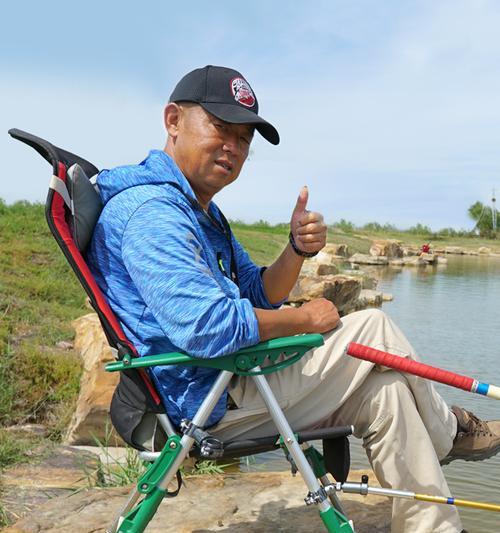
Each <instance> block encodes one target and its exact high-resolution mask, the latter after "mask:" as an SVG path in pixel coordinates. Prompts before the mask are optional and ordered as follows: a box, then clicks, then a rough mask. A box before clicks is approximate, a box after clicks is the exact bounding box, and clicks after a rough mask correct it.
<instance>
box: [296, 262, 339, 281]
mask: <svg viewBox="0 0 500 533" xmlns="http://www.w3.org/2000/svg"><path fill="white" fill-rule="evenodd" d="M300 272H301V274H302V275H304V276H313V277H314V276H332V275H335V274H338V273H339V269H338V267H337V266H336V265H335V263H320V262H317V261H312V260H311V261H307V262H305V263H304V264H303V265H302V269H301V271H300Z"/></svg>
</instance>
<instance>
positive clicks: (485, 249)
mask: <svg viewBox="0 0 500 533" xmlns="http://www.w3.org/2000/svg"><path fill="white" fill-rule="evenodd" d="M477 253H478V254H480V255H490V254H491V248H488V247H487V246H480V247H479V248H478V250H477Z"/></svg>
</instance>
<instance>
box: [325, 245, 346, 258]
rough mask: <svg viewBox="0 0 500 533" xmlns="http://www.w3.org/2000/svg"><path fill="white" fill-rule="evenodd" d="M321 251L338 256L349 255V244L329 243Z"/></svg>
mask: <svg viewBox="0 0 500 533" xmlns="http://www.w3.org/2000/svg"><path fill="white" fill-rule="evenodd" d="M321 251H322V252H325V253H327V254H330V255H333V256H337V257H349V248H348V246H347V244H333V243H328V244H327V245H326V246H325V247H324V248H323V250H321ZM318 255H319V254H318Z"/></svg>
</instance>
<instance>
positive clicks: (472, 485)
mask: <svg viewBox="0 0 500 533" xmlns="http://www.w3.org/2000/svg"><path fill="white" fill-rule="evenodd" d="M380 276H381V280H380V283H379V289H380V290H382V291H384V292H390V293H392V294H393V295H394V301H393V302H390V303H388V304H385V305H384V311H385V312H386V313H387V314H388V315H389V316H391V317H392V318H393V319H394V320H395V321H396V322H397V323H398V324H399V325H400V327H401V329H402V330H403V331H404V332H405V334H406V335H407V337H408V338H409V339H410V341H411V343H412V344H413V346H414V347H415V349H416V350H417V352H418V353H419V354H420V355H421V356H422V357H423V358H424V360H425V361H426V362H428V363H429V364H433V365H436V366H441V367H442V368H445V369H449V370H453V371H456V372H459V373H463V374H465V375H468V376H471V377H473V378H475V379H477V380H479V381H485V382H486V383H492V384H495V385H497V384H500V365H499V363H500V312H499V311H500V310H499V306H500V258H496V257H470V256H451V257H450V256H448V265H446V266H443V267H442V268H441V267H439V268H436V267H434V268H429V267H427V268H425V269H409V268H406V269H403V270H402V271H400V272H395V271H393V270H390V269H387V270H384V271H382V272H381V273H380ZM436 386H437V388H438V390H439V392H440V393H441V394H442V396H443V397H444V398H445V400H446V401H447V402H448V403H449V404H457V405H460V406H461V407H465V408H467V409H469V410H471V411H474V412H475V413H476V414H477V415H478V416H479V417H480V418H483V419H499V418H500V403H499V402H498V401H496V400H491V399H487V398H483V397H480V396H477V395H473V394H468V393H466V392H464V391H461V390H458V389H453V388H451V387H446V386H444V385H439V384H438V385H436ZM356 457H357V458H359V460H362V450H361V451H360V447H359V446H358V447H357V450H356ZM444 472H445V475H446V478H447V480H448V483H449V486H450V490H451V492H452V494H453V495H454V496H455V497H457V498H464V499H471V500H474V499H475V500H479V501H490V502H493V503H497V504H500V456H496V457H494V458H491V459H488V460H487V461H483V462H476V463H470V462H464V461H455V462H453V463H451V464H450V465H448V466H446V467H445V468H444ZM460 514H461V516H462V520H463V522H464V527H466V528H467V529H468V530H469V531H470V532H471V533H498V532H500V515H499V514H498V513H493V512H486V511H476V510H468V509H463V510H461V511H460Z"/></svg>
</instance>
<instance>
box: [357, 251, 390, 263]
mask: <svg viewBox="0 0 500 533" xmlns="http://www.w3.org/2000/svg"><path fill="white" fill-rule="evenodd" d="M349 261H350V262H351V263H358V264H360V265H387V264H388V263H389V260H388V259H387V257H383V256H371V255H366V254H354V255H351V257H350V258H349Z"/></svg>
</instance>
